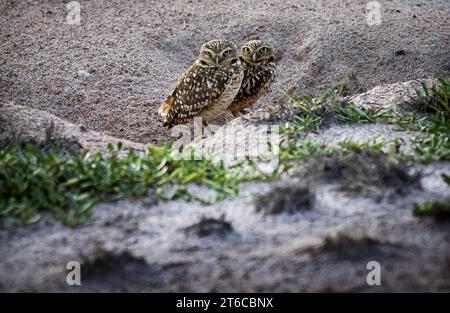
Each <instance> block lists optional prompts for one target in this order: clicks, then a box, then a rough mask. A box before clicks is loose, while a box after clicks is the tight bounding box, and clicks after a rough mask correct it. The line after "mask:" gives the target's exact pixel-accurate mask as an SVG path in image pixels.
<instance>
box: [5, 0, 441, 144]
mask: <svg viewBox="0 0 450 313" xmlns="http://www.w3.org/2000/svg"><path fill="white" fill-rule="evenodd" d="M67 2H68V1H63V2H61V1H39V2H31V1H6V0H1V1H0V38H1V40H0V74H1V75H0V99H1V100H2V101H4V102H9V101H13V102H14V103H15V104H20V105H25V106H29V107H33V108H37V109H42V110H45V111H48V112H50V113H53V114H55V115H57V116H59V117H61V118H63V119H66V120H69V121H71V122H73V123H75V124H82V125H84V126H85V127H87V128H89V129H92V130H96V131H102V132H106V133H107V134H109V135H113V136H115V137H119V138H125V139H129V140H133V141H139V142H144V143H147V142H153V143H155V142H158V140H159V139H165V138H168V137H169V135H170V134H169V133H168V132H167V131H165V130H164V129H162V128H161V127H160V120H159V117H158V115H157V112H156V111H157V107H158V106H159V104H160V103H161V102H162V100H163V99H164V98H165V96H166V95H167V94H168V92H169V91H170V90H171V88H173V86H174V83H175V81H176V79H177V77H178V76H179V75H180V74H181V73H182V72H183V71H184V70H185V69H186V68H187V66H188V65H189V64H191V62H192V61H193V60H194V59H195V57H196V54H197V50H198V48H199V46H200V45H201V44H202V43H204V42H205V41H208V40H211V39H213V38H219V37H221V38H227V39H230V40H233V41H235V42H236V43H237V44H241V43H242V42H244V41H245V40H248V39H253V38H262V39H264V40H267V41H269V42H271V43H272V44H273V46H274V47H275V48H276V50H277V57H278V68H279V70H278V72H279V77H278V79H277V82H276V84H275V85H274V87H273V88H272V91H271V92H270V94H269V95H268V96H267V97H265V98H263V99H261V100H260V101H259V103H258V105H259V106H265V107H267V108H268V109H269V111H270V112H271V118H278V117H283V116H284V115H285V113H286V112H285V111H286V110H285V109H283V106H284V105H286V104H287V102H286V100H285V99H284V98H282V97H281V96H280V94H279V92H278V90H277V88H283V89H285V90H288V91H289V92H290V93H291V94H292V95H294V96H300V95H306V94H317V93H318V92H319V91H320V90H322V89H324V88H326V87H328V86H329V85H330V84H331V83H333V82H336V81H337V80H339V79H341V78H342V77H343V75H344V73H345V71H346V70H347V71H348V72H349V74H350V78H351V80H350V84H349V87H348V91H349V93H354V92H360V91H365V90H367V89H368V88H371V87H374V86H376V85H379V84H382V83H390V82H397V81H405V80H409V79H414V78H418V77H430V76H432V77H436V76H437V75H439V74H445V73H449V71H450V58H449V55H448V51H449V42H450V25H449V22H448V20H449V19H448V17H449V15H450V13H449V11H450V5H449V4H448V1H446V0H442V1H439V0H434V1H423V0H417V1H398V0H397V1H380V4H381V12H382V20H381V21H382V23H381V25H379V26H368V25H367V22H366V4H367V1H344V0H334V1H311V0H310V1H292V0H287V1H279V0H277V1H259V0H251V1H240V0H227V1H214V5H212V4H210V3H209V4H208V2H207V1H204V0H192V1H127V2H122V1H80V4H81V25H80V26H75V25H68V24H67V23H66V19H65V14H66V11H65V3H67ZM80 70H84V71H87V72H88V73H90V74H91V75H92V77H90V79H91V80H86V79H84V78H83V77H82V76H80V75H79V71H80ZM229 118H230V116H228V117H226V118H225V119H229ZM222 120H224V119H222Z"/></svg>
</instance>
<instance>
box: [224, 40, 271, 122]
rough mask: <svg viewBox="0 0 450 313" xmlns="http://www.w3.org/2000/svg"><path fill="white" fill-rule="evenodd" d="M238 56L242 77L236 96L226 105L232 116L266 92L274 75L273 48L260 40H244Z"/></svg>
mask: <svg viewBox="0 0 450 313" xmlns="http://www.w3.org/2000/svg"><path fill="white" fill-rule="evenodd" d="M239 58H240V60H241V62H242V65H243V68H244V78H243V80H242V84H241V88H240V89H239V92H238V94H237V95H236V98H235V99H234V101H233V102H232V103H231V105H230V106H229V107H228V110H229V111H231V113H233V115H234V116H238V115H239V112H242V111H243V110H244V108H246V107H248V106H250V105H251V104H253V103H255V102H256V100H257V99H258V98H259V97H261V96H262V95H263V94H264V93H266V92H267V90H268V89H269V87H270V85H271V84H272V82H273V80H274V78H275V75H276V67H275V62H274V57H273V50H272V48H271V47H270V45H269V44H267V43H265V42H263V41H261V40H252V41H248V42H246V43H245V44H244V45H243V46H242V48H241V51H240V57H239Z"/></svg>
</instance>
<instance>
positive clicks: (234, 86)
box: [158, 39, 243, 128]
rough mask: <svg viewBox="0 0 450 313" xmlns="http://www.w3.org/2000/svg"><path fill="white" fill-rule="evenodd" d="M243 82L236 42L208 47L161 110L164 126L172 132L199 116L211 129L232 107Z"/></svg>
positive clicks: (213, 43)
mask: <svg viewBox="0 0 450 313" xmlns="http://www.w3.org/2000/svg"><path fill="white" fill-rule="evenodd" d="M242 78H243V70H242V65H241V61H240V60H239V55H238V51H237V48H236V46H235V45H234V44H233V43H232V42H230V41H227V40H222V39H216V40H211V41H209V42H207V43H205V44H204V45H202V46H201V48H200V53H199V55H198V57H197V59H196V60H195V62H194V64H192V65H191V66H190V67H189V68H188V69H187V71H186V72H185V73H184V74H183V75H182V76H181V77H180V78H179V79H178V81H177V83H176V86H175V89H174V90H173V91H172V93H171V94H170V95H169V96H168V97H167V99H166V100H165V101H164V102H163V104H162V105H161V107H160V108H159V111H158V112H159V114H160V115H161V116H162V118H163V126H165V127H168V128H171V127H173V126H175V125H177V124H184V123H186V122H188V121H190V120H191V119H193V118H194V117H196V116H200V117H202V122H203V125H205V126H206V125H208V122H209V121H211V120H213V119H215V118H217V117H218V116H219V115H220V114H222V113H223V112H225V110H226V109H227V108H228V106H229V105H230V104H231V102H232V101H233V99H234V98H235V97H236V95H237V93H238V91H239V87H240V86H241V82H242Z"/></svg>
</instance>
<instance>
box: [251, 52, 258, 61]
mask: <svg viewBox="0 0 450 313" xmlns="http://www.w3.org/2000/svg"><path fill="white" fill-rule="evenodd" d="M256 58H257V57H256V53H254V52H253V54H252V60H253V62H256Z"/></svg>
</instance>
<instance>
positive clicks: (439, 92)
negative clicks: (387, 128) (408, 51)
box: [412, 78, 450, 163]
mask: <svg viewBox="0 0 450 313" xmlns="http://www.w3.org/2000/svg"><path fill="white" fill-rule="evenodd" d="M417 93H418V95H419V99H421V103H422V104H423V108H424V110H425V111H427V112H429V116H428V117H427V118H426V119H425V120H424V121H423V122H422V123H421V127H420V131H421V133H420V134H418V135H417V136H415V137H414V138H413V139H412V144H413V147H414V149H415V150H416V152H417V153H418V157H417V160H418V161H419V162H423V163H429V162H433V161H440V160H450V140H449V137H450V103H449V99H450V79H449V78H440V79H439V83H438V84H437V85H433V86H431V87H429V86H427V85H426V84H425V83H423V82H422V89H421V90H418V91H417Z"/></svg>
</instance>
